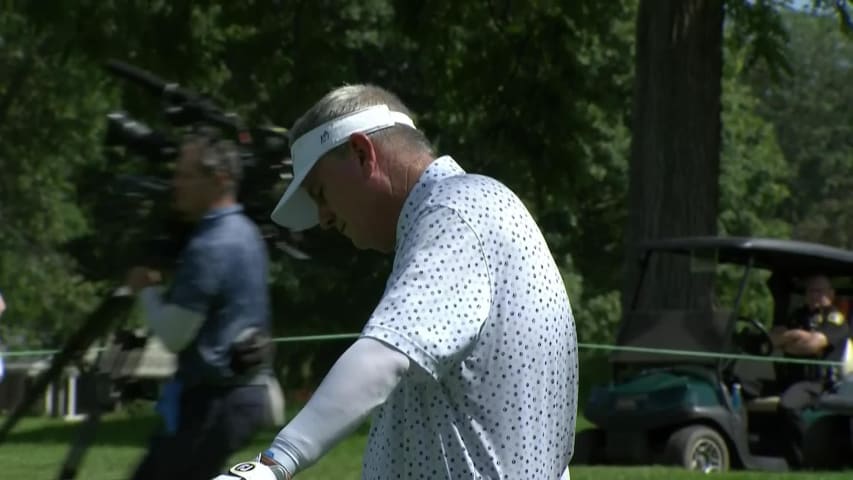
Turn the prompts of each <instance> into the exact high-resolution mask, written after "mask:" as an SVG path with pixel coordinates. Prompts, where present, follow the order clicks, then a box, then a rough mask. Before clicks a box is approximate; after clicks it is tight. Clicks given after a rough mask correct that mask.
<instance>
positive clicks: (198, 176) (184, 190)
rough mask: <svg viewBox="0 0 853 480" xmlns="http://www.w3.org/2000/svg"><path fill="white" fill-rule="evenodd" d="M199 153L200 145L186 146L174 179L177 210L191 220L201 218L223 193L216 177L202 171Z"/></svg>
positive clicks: (177, 164)
mask: <svg viewBox="0 0 853 480" xmlns="http://www.w3.org/2000/svg"><path fill="white" fill-rule="evenodd" d="M199 153H200V151H199V147H198V145H195V144H185V145H184V146H183V147H182V148H181V154H180V156H179V157H178V161H177V163H176V165H175V173H174V176H173V178H172V184H173V188H174V195H175V209H176V210H177V211H178V212H180V213H181V214H182V215H183V216H184V217H186V218H187V219H189V220H197V219H199V218H201V216H202V215H204V214H205V213H206V212H207V211H208V210H210V208H211V206H212V204H213V202H214V201H215V200H216V199H217V198H218V197H219V196H220V195H221V193H222V188H221V185H220V182H219V181H218V179H217V178H216V176H214V175H212V174H210V173H207V172H205V171H204V170H203V169H202V166H201V157H200V155H199Z"/></svg>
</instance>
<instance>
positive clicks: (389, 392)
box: [260, 85, 578, 480]
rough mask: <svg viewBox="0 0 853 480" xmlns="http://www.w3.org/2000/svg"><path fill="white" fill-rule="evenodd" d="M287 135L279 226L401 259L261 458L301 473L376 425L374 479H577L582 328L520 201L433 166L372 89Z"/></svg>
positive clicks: (476, 178) (389, 103)
mask: <svg viewBox="0 0 853 480" xmlns="http://www.w3.org/2000/svg"><path fill="white" fill-rule="evenodd" d="M519 128H523V125H519ZM290 133H291V139H292V140H293V143H292V149H291V154H292V157H293V165H294V178H293V181H292V182H291V183H290V185H289V186H288V188H287V190H286V191H285V193H284V195H283V196H282V198H281V200H280V201H279V203H278V205H277V207H276V208H275V210H274V212H273V213H272V218H273V220H274V221H275V222H277V223H278V224H280V225H282V226H284V227H287V228H289V229H291V230H294V231H300V230H305V229H308V228H311V227H314V226H315V225H320V226H321V227H323V228H333V229H335V230H337V231H339V232H340V233H341V234H342V235H345V236H346V237H348V238H349V239H350V240H351V241H352V242H353V244H354V245H355V246H356V247H358V248H361V249H373V250H377V251H379V252H384V253H388V254H393V255H394V263H393V271H392V272H391V275H390V277H389V278H388V281H387V284H386V287H385V292H384V294H383V295H382V298H381V300H380V301H379V304H378V305H377V307H376V309H375V310H374V312H373V314H372V315H371V316H370V318H369V319H368V320H367V323H366V325H365V326H364V329H363V331H362V332H361V337H360V338H359V339H358V340H357V341H356V342H355V343H354V344H353V345H352V346H351V347H350V348H349V349H348V350H347V351H346V352H345V353H344V354H343V355H342V356H341V357H340V359H338V361H337V362H336V363H335V365H334V366H333V367H332V369H331V370H330V371H329V373H328V375H327V376H326V378H325V379H324V380H323V382H322V383H321V385H320V386H319V388H318V389H317V391H316V392H315V393H314V395H313V396H312V398H311V399H310V400H309V402H308V403H307V404H306V406H305V407H304V409H303V410H302V411H301V412H300V413H299V414H298V415H297V416H296V417H295V418H294V419H293V420H292V421H291V422H290V423H289V424H287V425H286V426H285V427H284V428H283V429H282V430H281V432H280V433H279V434H278V436H277V437H276V438H275V439H274V441H273V442H272V445H271V446H270V447H269V449H268V450H267V451H266V452H264V454H262V455H261V457H260V460H261V461H262V462H264V463H265V464H268V465H271V468H272V469H273V470H275V471H277V472H278V473H277V476H278V477H280V478H291V477H293V476H294V475H296V474H298V473H299V472H300V471H301V470H303V469H305V468H307V467H308V466H309V465H311V464H312V463H314V462H315V461H316V460H317V459H319V458H320V457H321V456H322V455H323V454H325V453H326V452H328V451H329V450H330V449H331V448H332V447H333V446H334V445H335V444H336V443H337V442H338V441H340V440H341V439H343V438H344V437H345V436H347V435H348V434H349V433H351V432H352V431H353V430H354V429H355V428H356V427H358V426H359V425H360V424H361V423H362V422H364V421H365V420H367V419H368V417H369V416H371V415H372V418H371V429H370V434H369V438H368V442H367V448H366V451H365V453H364V459H363V471H362V478H364V479H390V478H404V479H419V478H421V479H427V478H428V479H454V480H456V479H469V478H470V479H495V480H496V479H513V480H515V479H522V478H524V479H553V480H558V479H560V478H568V468H567V467H568V463H569V459H570V458H571V455H572V448H573V442H574V431H575V418H576V405H577V385H578V357H577V344H576V336H575V325H574V320H573V317H572V310H571V306H570V304H569V298H568V296H567V294H566V289H565V286H564V284H563V281H562V278H561V275H560V271H559V270H558V269H557V265H556V264H555V262H554V259H553V256H552V255H551V252H550V251H549V249H548V245H547V244H546V243H545V240H544V239H543V237H542V234H541V232H540V230H539V228H538V226H537V225H536V222H535V221H534V219H533V218H532V217H531V215H530V213H529V212H528V211H527V209H526V208H525V205H524V204H523V203H522V202H521V201H520V200H519V198H518V197H516V195H515V194H513V192H511V191H510V190H509V189H508V188H507V187H506V186H504V185H503V184H501V183H500V182H498V181H496V180H494V179H492V178H489V177H486V176H481V175H474V174H468V173H466V172H465V171H464V170H463V169H462V167H461V166H460V165H459V164H458V163H457V162H456V161H455V160H454V159H453V158H451V157H449V156H441V157H436V155H434V153H433V149H432V147H431V145H430V143H429V142H428V141H427V139H426V137H425V136H424V134H423V133H422V132H421V131H420V130H418V129H417V127H416V126H415V123H414V122H413V120H412V114H411V113H410V112H409V110H408V109H407V108H406V107H405V106H404V105H403V104H402V103H401V102H400V100H399V99H398V98H397V97H396V96H395V95H393V94H392V93H389V92H388V91H386V90H383V89H381V88H377V87H375V86H369V85H351V86H345V87H341V88H338V89H335V90H334V91H332V92H330V93H328V94H327V95H326V96H325V97H323V98H322V99H321V100H320V101H319V102H318V103H317V104H315V105H314V106H313V107H312V108H311V109H310V110H309V111H308V112H307V113H305V114H304V115H303V116H302V117H301V118H300V119H299V120H298V121H297V122H296V124H295V125H294V126H293V128H292V129H291V131H290Z"/></svg>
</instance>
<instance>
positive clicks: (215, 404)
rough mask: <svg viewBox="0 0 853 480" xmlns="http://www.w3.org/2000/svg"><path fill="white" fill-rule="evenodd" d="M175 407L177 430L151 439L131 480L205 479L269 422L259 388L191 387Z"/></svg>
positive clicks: (263, 389) (209, 477) (251, 386)
mask: <svg viewBox="0 0 853 480" xmlns="http://www.w3.org/2000/svg"><path fill="white" fill-rule="evenodd" d="M180 405H181V408H180V417H179V421H178V429H177V431H176V432H175V433H174V434H169V433H167V432H166V431H165V430H164V431H161V432H158V433H157V434H156V435H154V437H153V438H152V439H151V442H150V444H149V447H148V452H147V453H146V454H145V457H143V459H142V461H141V463H140V464H139V466H138V467H137V469H136V471H135V472H134V474H133V477H132V478H133V480H160V479H169V478H175V479H181V480H210V479H212V478H214V477H216V476H217V475H219V474H220V473H221V472H222V470H223V468H224V467H226V465H225V462H226V461H227V460H228V458H229V457H230V456H231V455H232V454H234V453H235V452H236V451H238V450H240V449H241V448H243V447H245V446H246V445H248V444H249V442H251V440H252V439H253V437H254V436H255V434H257V433H258V432H259V431H260V429H261V428H262V427H264V425H265V424H266V423H267V422H268V418H269V400H268V397H267V392H266V389H265V387H264V386H256V385H248V386H238V387H194V388H192V389H189V390H186V391H184V392H183V394H182V395H181V402H180Z"/></svg>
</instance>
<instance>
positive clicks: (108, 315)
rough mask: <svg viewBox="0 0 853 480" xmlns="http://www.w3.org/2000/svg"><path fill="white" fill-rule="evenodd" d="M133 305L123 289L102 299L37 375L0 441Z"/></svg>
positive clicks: (9, 418)
mask: <svg viewBox="0 0 853 480" xmlns="http://www.w3.org/2000/svg"><path fill="white" fill-rule="evenodd" d="M132 306H133V297H132V296H130V295H127V294H126V293H124V292H122V291H117V292H116V293H113V294H111V295H110V296H109V297H107V298H106V299H104V300H102V301H101V303H100V305H98V308H97V309H95V311H94V312H92V313H91V314H90V315H89V317H88V318H87V320H86V322H85V323H84V325H83V327H82V328H80V329H79V330H77V331H76V332H74V334H73V335H72V336H71V338H70V339H69V340H68V341H67V342H66V344H65V346H64V347H63V348H62V350H60V351H59V352H58V353H57V354H56V355H55V356H54V357H53V359H52V360H51V362H50V366H49V367H48V368H47V370H45V371H44V372H42V373H41V375H39V376H38V377H36V380H35V381H34V382H33V384H32V385H31V386H30V388H29V389H27V391H26V392H25V393H24V397H23V398H22V399H21V401H20V402H18V404H17V405H16V406H15V409H14V410H13V411H12V413H11V414H10V415H9V416H8V417H7V418H6V421H5V422H4V423H3V425H2V427H0V444H3V442H5V441H6V437H7V436H8V435H9V432H11V431H12V429H13V428H15V425H16V424H17V423H18V421H19V420H20V419H21V417H23V416H24V413H25V412H26V411H27V410H28V409H29V408H30V407H31V406H32V405H33V403H34V402H35V401H36V399H38V398H39V397H41V396H42V395H43V394H44V392H45V391H46V390H47V386H48V385H50V383H51V382H53V381H55V380H56V379H57V378H58V377H59V376H60V374H61V373H62V370H63V369H64V368H65V367H66V366H67V365H68V364H69V363H71V362H72V361H73V360H74V359H75V358H77V357H79V356H80V355H82V354H84V353H85V352H86V350H87V349H88V348H89V346H90V345H91V344H92V342H94V341H95V340H96V339H97V338H98V337H100V336H102V335H103V334H104V333H106V330H107V328H108V327H109V326H110V324H112V323H113V321H115V320H116V318H117V317H118V316H120V315H126V314H128V313H129V312H130V309H131V307H132Z"/></svg>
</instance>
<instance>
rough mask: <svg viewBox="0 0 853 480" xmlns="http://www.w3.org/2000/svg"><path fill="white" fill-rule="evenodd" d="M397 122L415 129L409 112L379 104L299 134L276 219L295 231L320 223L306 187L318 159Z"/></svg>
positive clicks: (293, 147)
mask: <svg viewBox="0 0 853 480" xmlns="http://www.w3.org/2000/svg"><path fill="white" fill-rule="evenodd" d="M397 124H402V125H408V126H410V127H412V128H415V123H414V122H413V121H412V119H411V118H409V117H408V116H407V115H405V114H403V113H400V112H392V111H391V110H389V109H388V106H387V105H377V106H375V107H369V108H366V109H364V110H359V111H357V112H354V113H351V114H349V115H345V116H343V117H338V118H336V119H334V120H330V121H328V122H326V123H324V124H322V125H320V126H319V127H317V128H315V129H313V130H311V131H310V132H308V133H306V134H304V135H302V136H301V137H299V138H298V139H297V140H296V141H295V142H293V145H291V147H290V156H291V158H292V160H293V180H291V181H290V184H289V185H288V186H287V190H285V192H284V195H282V196H281V199H280V200H279V201H278V205H276V207H275V209H274V210H273V212H272V215H271V218H272V221H273V222H275V223H277V224H279V225H281V226H283V227H286V228H289V229H290V230H293V231H295V232H298V231H302V230H306V229H309V228H311V227H313V226H315V225H317V223H319V217H318V212H317V204H316V203H314V200H312V199H311V196H309V195H308V192H307V191H305V189H304V188H302V182H303V181H304V180H305V177H306V176H308V172H310V171H311V168H313V167H314V164H315V163H317V160H319V159H320V157H322V156H323V155H325V154H326V153H328V152H329V151H330V150H332V149H333V148H335V147H338V146H340V145H343V144H344V143H346V142H347V140H349V137H350V135H352V134H353V133H365V134H370V133H373V132H376V131H379V130H382V129H385V128H388V127H393V126H394V125H397Z"/></svg>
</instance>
